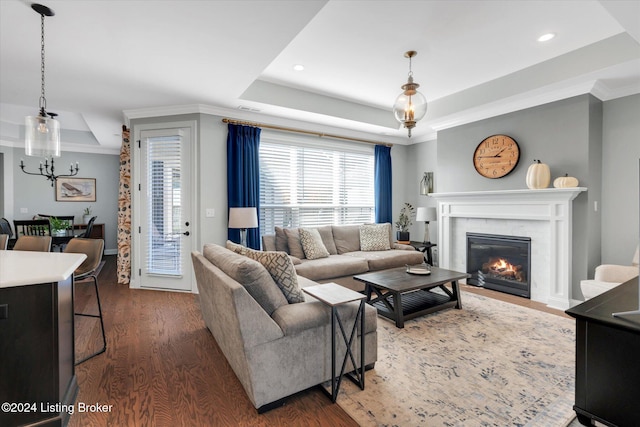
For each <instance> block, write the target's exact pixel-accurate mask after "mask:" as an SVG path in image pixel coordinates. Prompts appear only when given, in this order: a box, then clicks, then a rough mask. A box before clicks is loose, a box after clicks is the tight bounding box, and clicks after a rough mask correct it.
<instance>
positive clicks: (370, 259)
mask: <svg viewBox="0 0 640 427" xmlns="http://www.w3.org/2000/svg"><path fill="white" fill-rule="evenodd" d="M385 225H386V226H387V230H388V231H387V232H388V235H389V245H388V246H389V248H390V249H388V250H375V251H367V250H362V248H361V242H360V239H361V236H360V230H361V226H359V225H327V226H324V227H317V228H316V229H317V230H318V232H319V234H320V237H321V238H322V242H323V243H324V246H325V247H326V249H327V251H328V252H329V256H328V257H325V258H319V259H307V258H306V257H305V253H304V248H303V247H302V245H301V243H300V237H299V232H298V229H297V228H279V227H276V228H275V234H271V235H264V236H263V238H262V249H263V250H265V251H284V252H286V253H288V254H289V255H290V256H291V257H292V259H293V264H294V266H295V269H296V272H297V273H298V275H299V276H303V277H306V278H307V279H311V280H314V281H317V282H319V283H324V282H335V283H338V284H340V285H342V286H345V287H348V288H350V289H353V290H356V291H363V290H364V284H363V283H362V282H359V281H356V280H353V278H352V277H353V276H354V275H357V274H361V273H366V272H368V271H377V270H386V269H389V268H394V267H402V266H404V265H406V264H409V265H413V264H420V263H422V262H423V260H424V255H423V254H422V253H421V252H419V251H416V250H415V249H414V248H413V246H409V245H403V244H398V243H394V240H393V237H392V234H391V224H385Z"/></svg>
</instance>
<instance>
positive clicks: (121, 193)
mask: <svg viewBox="0 0 640 427" xmlns="http://www.w3.org/2000/svg"><path fill="white" fill-rule="evenodd" d="M117 266H118V270H117V273H118V283H119V284H121V285H128V284H129V281H130V280H131V143H130V142H129V129H127V127H126V126H124V125H123V126H122V147H121V148H120V188H119V190H118V264H117Z"/></svg>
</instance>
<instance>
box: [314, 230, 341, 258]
mask: <svg viewBox="0 0 640 427" xmlns="http://www.w3.org/2000/svg"><path fill="white" fill-rule="evenodd" d="M318 233H320V237H322V243H324V247H325V248H327V251H329V255H338V250H337V249H336V243H335V242H334V241H333V227H332V226H331V225H325V226H324V227H318Z"/></svg>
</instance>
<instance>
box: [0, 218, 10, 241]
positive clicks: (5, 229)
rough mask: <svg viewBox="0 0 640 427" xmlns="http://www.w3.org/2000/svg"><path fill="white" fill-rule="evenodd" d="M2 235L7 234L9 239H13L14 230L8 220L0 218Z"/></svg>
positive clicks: (0, 232)
mask: <svg viewBox="0 0 640 427" xmlns="http://www.w3.org/2000/svg"><path fill="white" fill-rule="evenodd" d="M0 234H7V235H9V238H12V237H13V230H11V224H10V223H9V220H7V219H6V218H0Z"/></svg>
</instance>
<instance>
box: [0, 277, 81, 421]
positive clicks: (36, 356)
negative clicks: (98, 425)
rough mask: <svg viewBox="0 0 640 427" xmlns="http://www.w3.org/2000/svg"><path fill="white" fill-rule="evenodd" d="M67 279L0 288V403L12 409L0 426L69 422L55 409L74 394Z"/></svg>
mask: <svg viewBox="0 0 640 427" xmlns="http://www.w3.org/2000/svg"><path fill="white" fill-rule="evenodd" d="M72 280H73V279H72V278H71V277H69V278H67V279H66V280H63V281H60V282H54V283H44V284H39V285H26V286H15V287H6V288H0V402H2V403H4V402H8V403H10V404H15V405H14V407H13V408H11V407H10V408H9V409H10V410H9V411H5V410H4V409H6V408H5V407H3V410H2V411H0V425H2V426H17V425H30V424H35V423H41V424H38V425H39V426H41V425H45V426H62V425H66V423H67V421H68V417H69V414H68V413H66V412H64V411H61V410H59V409H58V408H60V407H61V405H68V406H70V405H72V404H73V403H74V402H75V398H76V394H77V392H78V386H77V383H76V377H75V372H74V343H73V300H72V297H73V295H72V286H73V282H72ZM56 404H58V406H55V405H56ZM18 405H21V406H18ZM51 405H54V407H51Z"/></svg>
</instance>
